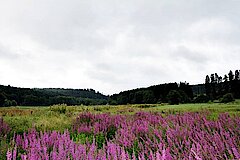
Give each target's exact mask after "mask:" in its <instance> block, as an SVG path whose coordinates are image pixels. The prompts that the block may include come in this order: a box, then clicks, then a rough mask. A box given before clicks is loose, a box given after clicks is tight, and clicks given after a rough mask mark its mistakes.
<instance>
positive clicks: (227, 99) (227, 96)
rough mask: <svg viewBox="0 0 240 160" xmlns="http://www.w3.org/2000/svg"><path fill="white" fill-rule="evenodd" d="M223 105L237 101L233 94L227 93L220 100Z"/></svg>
mask: <svg viewBox="0 0 240 160" xmlns="http://www.w3.org/2000/svg"><path fill="white" fill-rule="evenodd" d="M219 101H220V102H221V103H229V102H233V101H235V99H234V97H233V95H232V93H227V94H225V95H224V96H223V98H221V99H220V100H219Z"/></svg>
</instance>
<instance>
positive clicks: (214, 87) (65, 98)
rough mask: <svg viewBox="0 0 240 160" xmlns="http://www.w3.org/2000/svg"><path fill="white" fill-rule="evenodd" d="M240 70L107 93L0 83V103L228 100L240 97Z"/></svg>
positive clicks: (202, 101) (197, 101) (203, 101)
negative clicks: (193, 80)
mask: <svg viewBox="0 0 240 160" xmlns="http://www.w3.org/2000/svg"><path fill="white" fill-rule="evenodd" d="M239 73H240V71H239V70H236V71H235V72H234V73H233V72H232V71H231V70H230V71H229V73H228V74H225V75H224V76H219V75H218V74H217V73H214V74H211V75H207V76H206V78H205V83H203V84H197V85H189V83H187V82H180V83H176V82H175V83H166V84H159V85H154V86H150V87H147V88H137V89H133V90H128V91H123V92H120V93H119V94H113V95H111V96H105V95H103V94H101V93H99V92H96V91H95V90H93V89H63V88H45V89H38V88H35V89H30V88H17V87H11V86H3V85H0V106H16V105H21V106H49V105H53V104H63V103H64V104H67V105H105V104H111V105H115V104H116V105H117V104H155V103H170V104H179V103H190V102H191V103H206V102H208V101H210V100H211V101H214V100H219V101H220V102H228V101H232V100H234V98H240V74H239Z"/></svg>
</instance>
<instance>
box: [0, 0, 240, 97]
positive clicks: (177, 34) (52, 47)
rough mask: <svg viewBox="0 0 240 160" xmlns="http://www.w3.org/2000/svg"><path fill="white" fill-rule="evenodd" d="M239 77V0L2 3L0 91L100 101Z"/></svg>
mask: <svg viewBox="0 0 240 160" xmlns="http://www.w3.org/2000/svg"><path fill="white" fill-rule="evenodd" d="M230 69H231V70H233V71H234V70H235V69H240V1H239V0H0V84H3V85H11V86H17V87H31V88H33V87H44V88H48V87H60V88H93V89H95V90H97V91H100V92H101V93H104V94H112V93H118V92H120V91H123V90H128V89H133V88H138V87H147V86H150V85H155V84H160V83H167V82H180V81H187V82H189V83H190V84H197V83H203V82H204V79H205V76H206V75H207V74H211V73H215V72H217V73H218V74H219V75H223V74H226V73H228V72H229V70H230Z"/></svg>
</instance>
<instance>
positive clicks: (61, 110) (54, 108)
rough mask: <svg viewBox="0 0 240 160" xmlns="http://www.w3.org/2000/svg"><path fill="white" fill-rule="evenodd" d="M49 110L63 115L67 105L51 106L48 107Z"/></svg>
mask: <svg viewBox="0 0 240 160" xmlns="http://www.w3.org/2000/svg"><path fill="white" fill-rule="evenodd" d="M50 110H51V111H54V112H58V113H60V114H65V113H66V111H67V105H66V104H59V105H53V106H50Z"/></svg>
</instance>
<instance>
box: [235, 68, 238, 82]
mask: <svg viewBox="0 0 240 160" xmlns="http://www.w3.org/2000/svg"><path fill="white" fill-rule="evenodd" d="M235 80H239V71H238V70H236V71H235Z"/></svg>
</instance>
